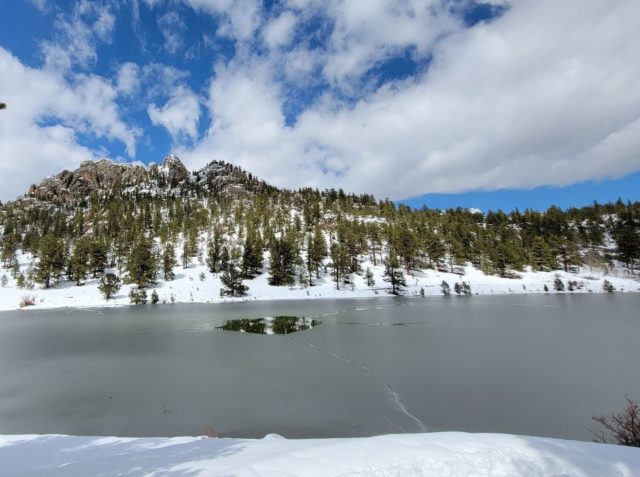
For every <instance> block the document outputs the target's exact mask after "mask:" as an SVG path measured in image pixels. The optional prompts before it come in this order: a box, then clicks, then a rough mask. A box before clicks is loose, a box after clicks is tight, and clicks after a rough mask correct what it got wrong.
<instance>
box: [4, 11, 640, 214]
mask: <svg viewBox="0 0 640 477" xmlns="http://www.w3.org/2000/svg"><path fill="white" fill-rule="evenodd" d="M2 11H3V19H5V21H3V26H2V28H0V71H1V72H2V74H0V101H2V102H4V103H6V104H7V109H5V110H2V111H0V200H3V201H6V200H9V199H12V198H15V197H16V196H18V195H20V194H22V193H24V192H25V191H26V190H27V188H28V187H29V185H30V184H32V183H35V182H38V181H39V180H41V179H42V178H43V177H45V176H47V175H51V174H56V173H58V172H60V171H61V170H63V169H73V168H75V167H77V166H78V165H79V164H80V163H81V162H82V161H84V160H91V159H98V158H102V157H108V158H111V159H113V160H117V161H122V162H137V163H145V164H148V163H149V162H159V161H161V160H162V158H163V157H164V156H166V155H167V154H169V153H175V154H177V155H178V156H179V157H180V158H181V159H182V160H183V162H184V163H185V164H186V165H187V167H189V168H190V169H197V168H199V167H202V166H204V165H205V164H207V163H208V162H210V161H212V160H214V159H216V160H224V161H228V162H232V163H234V164H237V165H240V166H241V167H243V168H245V169H246V170H248V171H250V172H252V173H253V174H255V175H256V176H258V177H261V178H263V179H265V180H267V181H268V182H270V183H272V184H274V185H276V186H281V187H290V188H298V187H317V188H327V187H334V188H342V189H344V190H345V191H348V192H355V193H372V194H375V195H376V196H377V197H379V198H390V199H392V200H399V201H400V200H402V201H405V203H408V204H411V205H414V206H417V207H419V206H422V205H424V204H426V205H428V206H432V207H438V208H446V207H456V206H463V207H476V208H480V209H482V210H486V209H488V208H493V209H496V208H502V209H504V210H510V209H513V208H515V207H518V208H521V209H522V208H526V207H531V208H546V207H547V206H548V205H551V204H552V203H557V204H559V205H562V206H565V207H568V206H572V205H585V204H589V203H591V202H592V201H593V200H598V201H600V202H604V201H607V200H616V199H617V198H618V197H620V198H622V199H623V200H638V199H640V192H638V191H640V174H638V172H639V171H640V81H638V78H640V28H638V25H640V2H638V1H637V0H563V1H562V2H558V1H557V0H510V1H509V0H367V1H362V0H325V1H320V0H282V1H273V0H264V1H260V0H92V1H90V0H64V1H63V0H59V1H54V0H12V1H10V2H9V1H7V2H3V5H2ZM6 19H10V20H9V21H7V20H6Z"/></svg>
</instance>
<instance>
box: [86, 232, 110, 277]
mask: <svg viewBox="0 0 640 477" xmlns="http://www.w3.org/2000/svg"><path fill="white" fill-rule="evenodd" d="M108 250H109V247H108V246H107V244H106V243H105V242H104V241H103V240H100V239H98V238H94V239H92V240H90V246H89V269H90V270H91V273H92V276H93V278H97V277H98V274H100V273H104V270H105V268H107V252H108Z"/></svg>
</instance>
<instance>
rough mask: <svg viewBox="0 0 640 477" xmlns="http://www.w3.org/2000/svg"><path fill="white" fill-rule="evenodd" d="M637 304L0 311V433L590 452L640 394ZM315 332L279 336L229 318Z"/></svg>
mask: <svg viewBox="0 0 640 477" xmlns="http://www.w3.org/2000/svg"><path fill="white" fill-rule="evenodd" d="M639 309H640V295H638V294H626V295H622V294H617V295H579V296H578V295H576V296H571V295H550V296H539V295H525V296H493V297H491V296H485V297H470V298H463V297H450V299H447V298H426V299H397V298H380V299H358V300H335V301H334V300H317V301H289V302H259V303H258V302H254V303H251V302H247V303H234V304H216V305H164V306H151V305H149V306H146V307H139V308H128V307H127V308H116V309H93V310H50V311H16V312H3V313H0V434H12V433H39V434H44V433H61V434H80V435H122V436H176V435H198V434H202V433H203V432H204V431H205V429H206V428H208V427H209V426H213V427H215V428H216V429H217V430H218V431H219V432H220V433H221V434H222V435H223V436H229V437H262V436H263V435H265V434H267V433H271V432H275V433H278V434H282V435H284V436H286V437H329V436H331V437H346V436H366V435H373V434H381V433H398V432H405V431H406V432H419V431H424V430H429V431H441V430H463V431H473V432H501V433H515V434H528V435H542V436H550V437H561V438H575V439H583V440H591V434H590V431H589V429H590V428H593V425H594V423H592V421H591V416H592V415H593V414H601V413H609V412H612V411H616V410H618V409H619V408H620V407H621V406H623V405H624V404H625V397H626V396H628V397H630V398H632V399H633V398H635V399H640V369H639V367H638V363H639V362H640V346H638V343H640V313H639V312H638V310H639ZM276 315H286V316H298V317H307V318H313V319H316V320H319V321H321V322H322V323H321V324H320V325H317V326H314V327H313V328H312V329H307V330H302V331H298V332H295V333H293V334H287V335H278V334H274V335H265V334H252V333H239V332H235V331H223V330H221V329H218V328H217V327H219V326H221V325H223V324H224V323H225V321H226V320H230V319H241V318H242V319H246V318H263V317H268V316H276Z"/></svg>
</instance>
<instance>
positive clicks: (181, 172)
mask: <svg viewBox="0 0 640 477" xmlns="http://www.w3.org/2000/svg"><path fill="white" fill-rule="evenodd" d="M160 170H161V171H162V172H163V173H164V175H165V176H166V178H167V181H168V182H169V185H170V186H171V187H176V186H177V185H178V184H180V183H181V182H184V181H186V180H187V179H188V178H189V171H188V170H187V168H186V167H185V166H184V164H183V163H182V161H181V160H180V159H179V158H178V157H177V156H174V155H173V154H171V155H169V156H167V157H165V158H164V160H163V161H162V166H161V167H160Z"/></svg>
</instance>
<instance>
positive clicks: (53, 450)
mask: <svg viewBox="0 0 640 477" xmlns="http://www.w3.org/2000/svg"><path fill="white" fill-rule="evenodd" d="M0 463H1V464H0V474H1V475H2V476H4V477H27V476H29V477H39V476H46V477H58V476H60V477H61V476H64V477H89V476H105V477H106V476H120V477H129V476H145V477H161V476H162V477H170V476H173V477H187V476H188V477H199V476H238V477H244V476H246V477H260V476H274V477H275V476H288V477H291V476H318V477H331V476H342V477H347V476H350V477H356V476H386V477H391V476H398V477H413V476H451V477H453V476H509V477H515V476H527V477H536V476H549V477H550V476H556V477H560V476H572V477H582V476H594V477H595V476H597V477H608V476H611V477H613V476H615V477H627V476H628V477H631V476H638V475H640V449H635V448H630V447H622V446H613V445H605V444H595V443H589V442H577V441H566V440H559V439H547V438H539V437H524V436H514V435H506V434H466V433H460V432H446V433H430V434H403V435H386V436H376V437H368V438H348V439H298V440H289V439H284V438H282V437H280V436H277V435H268V436H266V437H264V438H263V439H259V440H247V439H219V438H214V439H208V438H202V437H175V438H117V437H73V436H60V435H41V436H38V435H24V436H18V435H16V436H0Z"/></svg>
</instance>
